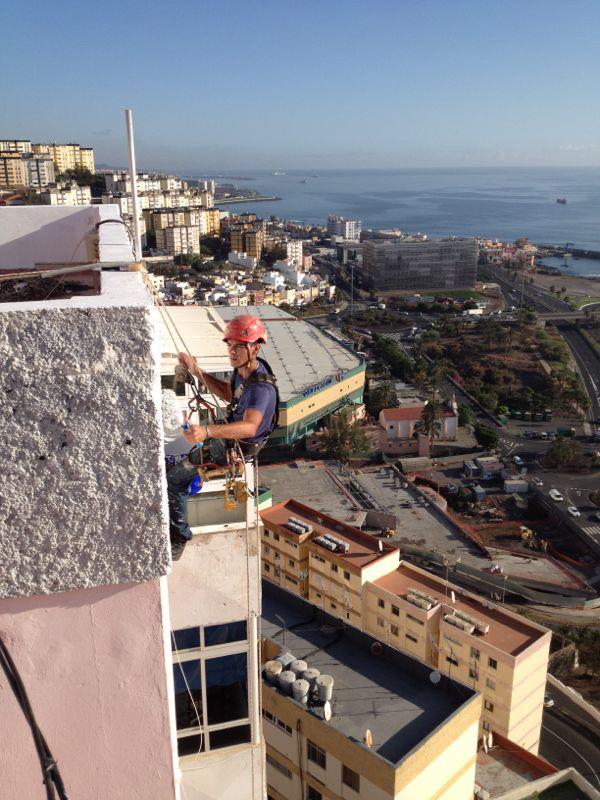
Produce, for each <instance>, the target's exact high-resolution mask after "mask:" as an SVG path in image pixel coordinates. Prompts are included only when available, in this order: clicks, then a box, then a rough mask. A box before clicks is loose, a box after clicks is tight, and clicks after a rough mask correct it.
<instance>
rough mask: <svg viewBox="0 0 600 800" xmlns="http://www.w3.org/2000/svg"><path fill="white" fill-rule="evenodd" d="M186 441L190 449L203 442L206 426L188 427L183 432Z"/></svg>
mask: <svg viewBox="0 0 600 800" xmlns="http://www.w3.org/2000/svg"><path fill="white" fill-rule="evenodd" d="M183 435H184V436H185V439H186V441H187V442H188V444H191V445H192V447H193V446H194V445H195V444H198V443H199V442H203V441H204V440H205V439H206V425H190V427H189V428H188V429H187V430H186V431H184V432H183Z"/></svg>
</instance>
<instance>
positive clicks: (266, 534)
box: [263, 528, 269, 539]
mask: <svg viewBox="0 0 600 800" xmlns="http://www.w3.org/2000/svg"><path fill="white" fill-rule="evenodd" d="M263 535H264V537H265V539H268V538H269V531H268V530H267V529H266V528H265V529H264V531H263Z"/></svg>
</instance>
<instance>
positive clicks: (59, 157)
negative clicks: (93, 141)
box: [31, 142, 95, 174]
mask: <svg viewBox="0 0 600 800" xmlns="http://www.w3.org/2000/svg"><path fill="white" fill-rule="evenodd" d="M31 149H32V152H33V153H36V154H38V155H49V156H51V157H52V159H53V161H54V165H55V167H56V171H57V172H58V173H59V174H60V173H62V172H66V171H67V170H70V169H87V170H88V171H89V172H92V173H93V172H95V164H94V149H93V148H92V147H81V145H79V144H72V143H71V144H57V143H56V142H52V143H51V144H33V145H32V147H31Z"/></svg>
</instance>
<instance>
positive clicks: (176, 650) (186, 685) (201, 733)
mask: <svg viewBox="0 0 600 800" xmlns="http://www.w3.org/2000/svg"><path fill="white" fill-rule="evenodd" d="M171 639H172V640H173V647H174V648H175V658H176V659H177V664H178V665H179V671H180V672H181V674H182V675H183V682H184V683H185V688H186V689H187V693H188V695H189V696H190V701H191V703H192V706H193V708H194V714H195V715H196V719H197V720H198V727H199V728H200V745H199V747H198V752H197V753H196V755H197V756H198V755H200V753H201V752H202V744H203V741H204V734H203V732H202V720H201V719H200V712H199V711H198V706H197V705H196V701H195V700H194V695H193V694H192V690H191V689H190V685H189V683H188V680H187V678H186V676H185V672H184V670H183V668H182V666H181V660H180V658H179V650H178V649H177V642H176V641H175V633H174V631H173V623H172V622H171ZM200 676H202V670H201V671H200ZM201 679H202V678H201ZM200 691H202V689H200Z"/></svg>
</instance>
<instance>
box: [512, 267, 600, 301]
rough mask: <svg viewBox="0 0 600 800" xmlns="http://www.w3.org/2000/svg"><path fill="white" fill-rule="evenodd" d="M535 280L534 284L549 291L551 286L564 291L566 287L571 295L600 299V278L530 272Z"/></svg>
mask: <svg viewBox="0 0 600 800" xmlns="http://www.w3.org/2000/svg"><path fill="white" fill-rule="evenodd" d="M527 274H528V275H529V276H530V277H532V278H533V281H534V283H536V284H537V285H538V286H542V287H543V288H544V289H549V288H550V286H554V287H556V289H562V287H563V286H564V287H565V289H566V290H567V293H569V294H583V295H589V296H590V297H600V278H581V277H579V276H578V275H566V274H564V273H563V274H562V275H539V274H538V273H536V272H528V273H527Z"/></svg>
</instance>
